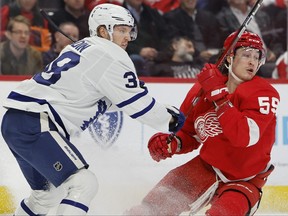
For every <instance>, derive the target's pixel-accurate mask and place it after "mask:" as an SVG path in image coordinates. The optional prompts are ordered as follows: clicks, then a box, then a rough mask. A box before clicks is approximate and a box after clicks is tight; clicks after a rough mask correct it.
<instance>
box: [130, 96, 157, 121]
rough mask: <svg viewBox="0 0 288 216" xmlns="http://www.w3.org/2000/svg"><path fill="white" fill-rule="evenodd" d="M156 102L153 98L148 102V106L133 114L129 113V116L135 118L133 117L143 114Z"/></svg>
mask: <svg viewBox="0 0 288 216" xmlns="http://www.w3.org/2000/svg"><path fill="white" fill-rule="evenodd" d="M155 103H156V100H155V99H154V98H153V100H152V102H151V103H150V104H149V106H147V107H146V108H145V109H143V110H141V111H140V112H137V113H135V114H133V115H131V116H130V117H131V118H133V119H135V118H138V117H139V116H142V115H144V114H145V113H147V112H148V111H149V110H151V109H152V107H153V106H154V105H155Z"/></svg>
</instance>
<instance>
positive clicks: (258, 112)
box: [177, 77, 280, 180]
mask: <svg viewBox="0 0 288 216" xmlns="http://www.w3.org/2000/svg"><path fill="white" fill-rule="evenodd" d="M199 89H200V85H199V83H196V84H195V85H194V86H193V87H192V88H191V90H190V91H189V92H188V94H187V96H186V98H185V100H184V101H183V103H182V105H181V110H182V111H183V112H184V113H189V108H190V106H191V102H192V100H193V99H194V98H195V96H196V95H197V92H199ZM228 99H229V100H230V101H231V102H232V104H233V106H234V107H232V108H229V109H228V110H226V111H225V112H224V114H222V115H221V116H220V117H219V116H217V114H216V112H215V108H214V105H213V104H212V103H211V102H208V101H206V100H204V96H203V95H202V97H201V98H200V99H199V100H198V102H197V104H196V106H195V107H194V108H193V109H192V110H191V111H190V113H189V115H188V117H187V119H186V122H185V125H184V127H183V128H182V129H181V131H180V132H178V133H177V135H178V136H180V137H181V139H182V143H183V148H184V149H183V152H182V153H184V152H187V151H191V150H193V149H195V148H198V146H199V145H200V143H202V147H201V150H200V156H201V158H202V159H203V160H205V161H206V162H207V163H209V164H210V165H212V166H213V167H214V168H216V170H217V169H219V170H220V171H221V172H220V174H223V175H224V179H225V177H226V178H227V179H228V180H237V179H245V178H249V177H252V176H254V175H255V174H257V173H259V172H261V171H263V170H264V169H265V168H266V167H267V164H269V161H270V152H271V148H272V146H273V144H274V141H275V125H276V109H277V106H278V104H279V100H280V97H279V94H278V92H277V91H276V90H275V89H274V88H273V87H272V86H271V85H270V84H269V83H268V82H267V81H266V80H264V79H262V78H260V77H254V78H253V80H251V81H249V82H244V83H242V84H240V85H239V86H238V87H237V89H236V90H235V92H234V93H232V94H229V95H228ZM195 135H197V137H198V138H197V139H198V141H199V142H198V143H197V142H196V141H195V139H192V138H191V137H192V136H195ZM218 174H219V173H218ZM220 176H221V175H220ZM222 180H223V179H222Z"/></svg>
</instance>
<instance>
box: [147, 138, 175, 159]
mask: <svg viewBox="0 0 288 216" xmlns="http://www.w3.org/2000/svg"><path fill="white" fill-rule="evenodd" d="M169 136H170V138H169ZM170 139H171V142H170V143H169V141H168V140H170ZM148 149H149V152H150V155H151V157H152V159H153V160H155V161H157V162H159V161H160V160H165V159H166V158H168V157H172V155H174V154H175V153H176V152H179V151H180V150H181V140H180V138H179V137H177V136H171V134H165V133H156V134H154V135H153V136H152V137H151V138H150V140H149V142H148Z"/></svg>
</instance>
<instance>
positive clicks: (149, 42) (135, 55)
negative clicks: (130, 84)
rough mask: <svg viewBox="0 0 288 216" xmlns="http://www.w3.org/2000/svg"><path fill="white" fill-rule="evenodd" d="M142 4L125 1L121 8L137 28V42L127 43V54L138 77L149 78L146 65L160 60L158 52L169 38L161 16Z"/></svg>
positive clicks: (134, 1)
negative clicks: (127, 12)
mask: <svg viewBox="0 0 288 216" xmlns="http://www.w3.org/2000/svg"><path fill="white" fill-rule="evenodd" d="M143 2H144V0H125V1H124V3H123V6H124V7H125V8H127V9H128V10H129V11H130V12H131V14H132V15H133V17H134V19H135V22H136V25H137V28H138V36H137V40H135V41H132V42H131V43H129V45H128V47H127V52H128V54H129V55H130V57H131V59H132V61H133V63H134V65H135V67H136V71H137V73H138V75H139V76H149V75H150V74H149V71H147V68H146V67H145V66H146V63H147V62H149V61H152V62H153V61H155V59H156V58H160V55H159V53H160V51H161V50H162V49H163V47H164V46H165V45H167V43H168V41H169V39H171V37H170V36H169V35H170V31H169V28H168V26H167V24H166V23H165V20H164V19H163V17H162V16H161V14H160V13H159V12H158V11H157V10H156V9H153V8H151V7H150V6H148V5H146V4H144V3H143Z"/></svg>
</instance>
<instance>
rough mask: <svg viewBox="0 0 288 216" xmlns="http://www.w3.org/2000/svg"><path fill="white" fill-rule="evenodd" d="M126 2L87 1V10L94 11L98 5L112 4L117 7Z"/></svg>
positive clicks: (111, 0) (120, 0) (118, 0)
mask: <svg viewBox="0 0 288 216" xmlns="http://www.w3.org/2000/svg"><path fill="white" fill-rule="evenodd" d="M123 1H124V0H85V8H87V9H88V10H89V11H92V10H93V8H94V7H95V6H96V5H99V4H104V3H110V4H116V5H122V4H123Z"/></svg>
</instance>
